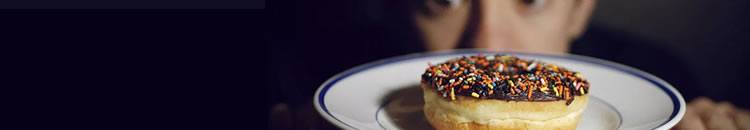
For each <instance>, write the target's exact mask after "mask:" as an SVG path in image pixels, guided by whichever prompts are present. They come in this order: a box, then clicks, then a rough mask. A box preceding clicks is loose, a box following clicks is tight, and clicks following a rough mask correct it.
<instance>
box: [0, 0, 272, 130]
mask: <svg viewBox="0 0 750 130" xmlns="http://www.w3.org/2000/svg"><path fill="white" fill-rule="evenodd" d="M38 1H39V0H36V1H35V2H38ZM102 1H104V0H102ZM102 1H98V2H102ZM2 2H8V1H2ZM2 2H0V3H2ZM61 2H62V1H58V2H57V3H41V2H40V3H33V5H32V4H28V6H14V7H12V8H14V9H4V8H0V34H2V35H0V44H2V45H3V47H2V48H3V50H4V51H3V52H4V53H5V54H7V55H4V57H5V58H4V61H3V63H6V64H5V65H6V66H13V67H8V68H9V69H7V70H9V71H6V74H7V75H9V76H10V77H12V78H13V79H8V80H6V81H9V82H13V83H14V84H12V85H7V86H6V87H8V88H12V89H20V90H13V93H12V94H10V95H8V96H9V97H11V98H9V102H12V105H11V104H8V105H9V106H15V107H13V108H12V109H14V112H13V113H14V114H13V117H10V118H12V119H13V123H9V124H14V125H20V127H24V128H27V129H34V128H37V129H44V128H47V127H54V128H55V129H61V128H62V129H65V128H70V129H123V128H125V129H143V128H147V129H148V128H150V129H154V128H156V129H183V128H187V129H263V127H265V126H266V125H265V124H267V123H266V122H267V120H266V119H267V117H268V116H263V115H267V114H268V113H267V112H266V110H267V109H266V108H267V107H264V106H266V105H267V104H268V102H269V100H266V99H267V98H266V97H267V94H266V93H264V91H265V89H264V88H265V87H263V86H268V85H267V82H266V81H269V79H270V78H265V77H263V75H264V74H265V71H264V69H258V68H261V67H264V66H265V65H264V64H263V63H264V62H267V61H269V59H268V57H269V55H268V54H269V53H270V52H269V51H267V50H268V49H267V48H268V47H269V44H266V43H267V42H266V41H267V39H268V37H269V36H270V34H268V33H266V32H267V31H266V30H267V28H270V27H271V26H273V25H274V24H269V23H270V22H269V20H268V19H267V17H266V15H265V14H266V9H248V8H253V7H262V6H263V5H261V6H254V5H249V4H248V5H243V6H238V5H229V6H222V5H221V4H220V3H219V4H205V5H203V6H190V7H189V8H188V6H181V5H183V4H181V3H180V2H175V1H172V2H173V3H164V4H163V5H150V4H148V3H146V2H147V1H129V2H131V3H143V4H138V5H137V6H128V8H137V7H149V8H152V9H128V8H125V9H123V8H114V9H110V8H108V7H112V6H106V5H105V6H95V7H96V8H97V9H89V8H88V7H83V6H67V5H66V3H61ZM68 2H83V1H76V0H71V1H68ZM121 2H123V3H125V2H124V1H121ZM151 2H159V1H158V0H157V1H151ZM160 2H166V1H160ZM203 2H206V3H211V1H203ZM216 2H221V1H216ZM67 4H70V3H67ZM102 4H108V3H104V2H102V3H93V5H102ZM0 6H11V5H10V4H5V3H3V4H0ZM32 6H33V7H32ZM123 6H126V5H123ZM22 7H29V8H22ZM37 7H40V8H37ZM41 7H45V8H41ZM46 7H55V8H46ZM79 7H80V8H79ZM91 7H94V6H91ZM193 7H195V8H193ZM225 7H226V8H230V9H225ZM266 7H272V6H266ZM16 8H17V9H16ZM61 8H62V9H61ZM173 8H179V9H173ZM16 71H18V72H16ZM11 95H12V96H11ZM16 103H17V104H16ZM256 109H257V110H256ZM16 114H18V115H20V116H15V115H16ZM254 120H257V121H254ZM40 124H43V125H40Z"/></svg>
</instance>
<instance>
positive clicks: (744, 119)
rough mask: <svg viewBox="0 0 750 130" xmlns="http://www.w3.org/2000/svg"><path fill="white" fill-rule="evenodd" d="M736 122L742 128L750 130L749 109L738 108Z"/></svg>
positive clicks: (735, 115) (735, 116)
mask: <svg viewBox="0 0 750 130" xmlns="http://www.w3.org/2000/svg"><path fill="white" fill-rule="evenodd" d="M734 122H735V124H737V128H739V129H740V130H750V113H748V112H747V110H740V109H736V111H735V114H734Z"/></svg>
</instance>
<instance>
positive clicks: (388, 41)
mask: <svg viewBox="0 0 750 130" xmlns="http://www.w3.org/2000/svg"><path fill="white" fill-rule="evenodd" d="M414 4H415V3H414V2H404V1H397V0H380V1H374V0H368V1H346V0H340V1H325V2H319V1H315V2H312V1H311V2H307V1H297V2H296V3H292V2H290V3H284V5H286V6H288V7H291V9H288V10H284V11H282V12H277V13H279V14H273V16H274V21H276V23H277V24H280V25H285V26H280V27H279V28H275V29H274V30H271V31H272V32H273V34H274V35H273V38H272V40H271V43H272V44H271V47H272V51H271V57H272V58H271V65H270V67H271V68H273V70H278V71H277V72H273V73H271V74H273V75H274V77H276V78H275V79H274V80H273V81H272V82H271V90H273V91H272V92H274V93H273V94H272V95H273V96H272V102H285V103H287V104H290V106H291V107H292V108H297V109H312V106H311V104H309V102H310V101H311V100H312V95H313V93H314V90H315V89H316V88H318V86H320V85H321V84H322V83H323V82H324V81H325V80H326V79H328V78H330V77H331V76H333V75H335V74H336V73H339V72H342V71H344V70H346V69H348V68H351V67H354V66H356V65H360V64H364V63H367V62H370V61H374V60H377V59H382V58H387V57H392V56H398V55H403V54H409V53H415V52H421V51H424V49H423V48H421V41H420V40H419V39H417V38H418V36H417V35H414V34H416V32H415V30H414V27H413V26H412V24H413V22H412V21H410V18H409V17H410V16H409V15H411V13H408V12H410V10H409V8H410V7H411V6H412V5H414ZM748 6H750V2H748V1H742V0H718V1H701V0H665V1H648V0H635V1H611V0H599V1H598V3H597V7H596V9H595V12H594V14H593V16H592V20H591V23H590V24H589V28H588V30H587V31H586V33H585V34H584V35H583V36H582V37H581V38H580V39H578V40H576V41H575V42H574V44H573V49H572V52H571V53H574V54H580V55H587V56H593V57H597V58H602V59H607V60H611V61H615V62H619V63H622V64H626V65H629V66H633V67H636V68H639V69H641V70H644V71H646V72H649V73H652V74H654V75H656V76H658V77H660V78H662V79H664V80H666V81H668V82H669V83H670V84H672V85H673V86H675V87H676V88H677V89H678V90H679V91H680V92H681V93H682V94H683V96H685V98H686V100H687V101H690V100H691V99H693V98H695V97H698V96H707V97H710V98H712V99H714V100H717V101H729V102H731V103H733V104H735V105H737V106H740V107H742V108H749V107H750V102H748V101H747V100H746V99H747V97H745V95H746V93H747V92H748V91H750V87H748V84H747V82H748V78H750V76H748V73H749V72H750V69H748V68H747V66H748V65H750V57H748V56H750V52H749V51H748V50H750V45H749V44H748V43H750V38H749V37H748V36H749V35H750V24H748V23H750V17H748V13H747V12H750V9H748V8H746V7H748ZM634 96H637V94H634ZM306 102H308V103H306ZM298 113H313V114H316V113H315V112H314V111H306V112H298Z"/></svg>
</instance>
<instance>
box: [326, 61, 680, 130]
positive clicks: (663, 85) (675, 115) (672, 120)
mask: <svg viewBox="0 0 750 130" xmlns="http://www.w3.org/2000/svg"><path fill="white" fill-rule="evenodd" d="M479 53H483V54H513V55H525V56H535V57H546V58H557V59H568V60H575V61H582V62H587V63H591V64H594V65H599V66H602V67H605V68H612V69H615V70H618V71H621V72H625V73H627V74H630V75H633V76H636V77H638V78H641V79H644V80H646V81H649V82H650V83H652V84H654V85H655V86H658V87H659V88H660V90H662V91H663V92H664V93H666V94H667V95H668V96H669V98H670V100H671V101H672V105H673V107H672V108H673V110H672V113H671V114H670V117H669V120H666V121H664V122H663V123H661V124H660V125H659V127H656V128H653V129H669V128H671V127H673V126H674V125H676V124H677V122H679V121H680V120H681V119H682V116H684V114H685V100H684V98H683V96H682V94H681V93H680V92H679V91H678V90H677V89H675V88H674V87H673V86H672V85H671V84H669V83H667V82H666V81H664V80H662V79H661V78H658V77H656V76H654V75H652V74H650V73H647V72H644V71H641V70H638V69H636V68H633V67H630V66H627V65H623V64H619V63H615V62H612V61H606V60H602V59H598V58H594V57H588V56H582V55H575V54H564V55H550V54H538V53H525V52H498V51H490V50H477V49H463V50H448V51H437V52H426V53H414V54H408V55H403V56H396V57H391V58H385V59H382V60H378V61H374V62H370V63H365V64H363V65H359V66H356V67H354V68H351V69H348V70H346V71H344V72H341V73H339V74H336V75H335V76H333V77H331V78H329V79H328V80H326V82H324V83H323V84H322V85H321V86H320V87H318V89H317V91H315V95H314V98H313V102H314V103H313V105H314V106H315V108H316V109H315V110H316V111H318V113H319V114H320V115H322V116H323V117H324V118H325V119H326V120H328V121H329V122H331V123H334V124H336V125H337V126H338V127H340V128H343V129H358V128H356V127H354V126H352V125H350V124H347V123H346V122H344V121H341V120H340V119H338V118H336V117H335V116H333V114H331V113H330V111H328V108H327V107H326V106H325V95H326V93H327V92H328V90H329V89H330V88H331V87H332V86H333V85H334V84H336V83H337V82H338V81H340V80H341V79H345V78H347V77H349V76H351V75H353V74H356V73H359V72H362V71H364V70H368V69H372V68H375V67H378V66H382V65H385V64H390V63H395V62H400V61H405V60H411V59H417V58H425V57H434V56H446V55H467V54H479Z"/></svg>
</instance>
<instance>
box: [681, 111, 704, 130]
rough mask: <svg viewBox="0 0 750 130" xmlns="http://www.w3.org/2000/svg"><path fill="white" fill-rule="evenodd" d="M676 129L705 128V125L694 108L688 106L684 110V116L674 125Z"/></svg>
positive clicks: (698, 129)
mask: <svg viewBox="0 0 750 130" xmlns="http://www.w3.org/2000/svg"><path fill="white" fill-rule="evenodd" d="M675 129H677V130H705V129H706V126H705V125H704V124H703V122H702V121H701V118H700V115H698V113H697V112H695V109H693V108H692V107H690V106H688V108H687V109H686V111H685V116H684V117H682V120H680V123H678V124H677V125H676V126H675Z"/></svg>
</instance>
